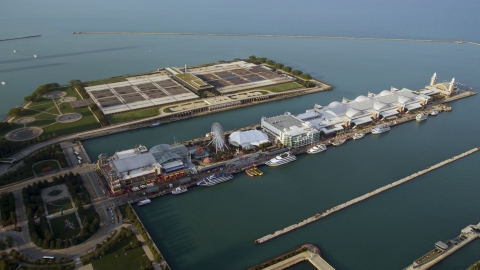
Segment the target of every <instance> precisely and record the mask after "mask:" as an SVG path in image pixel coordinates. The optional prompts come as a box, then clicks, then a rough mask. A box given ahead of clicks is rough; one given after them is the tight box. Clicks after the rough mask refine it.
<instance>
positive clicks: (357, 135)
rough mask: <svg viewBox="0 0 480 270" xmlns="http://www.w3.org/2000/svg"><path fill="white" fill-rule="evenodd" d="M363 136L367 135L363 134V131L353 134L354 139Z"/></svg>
mask: <svg viewBox="0 0 480 270" xmlns="http://www.w3.org/2000/svg"><path fill="white" fill-rule="evenodd" d="M363 137H365V134H363V133H355V134H353V136H352V139H354V140H358V139H361V138H363Z"/></svg>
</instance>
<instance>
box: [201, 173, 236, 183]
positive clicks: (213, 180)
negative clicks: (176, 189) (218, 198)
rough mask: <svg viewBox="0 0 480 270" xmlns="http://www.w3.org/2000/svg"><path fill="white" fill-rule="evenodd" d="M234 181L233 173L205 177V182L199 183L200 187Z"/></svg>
mask: <svg viewBox="0 0 480 270" xmlns="http://www.w3.org/2000/svg"><path fill="white" fill-rule="evenodd" d="M232 179H233V174H231V173H215V174H212V175H210V176H205V177H203V180H202V181H200V182H198V183H197V185H199V186H213V185H216V184H220V183H223V182H226V181H229V180H232Z"/></svg>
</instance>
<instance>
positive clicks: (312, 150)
mask: <svg viewBox="0 0 480 270" xmlns="http://www.w3.org/2000/svg"><path fill="white" fill-rule="evenodd" d="M325 150H327V147H326V146H325V144H320V145H315V146H314V147H312V148H310V149H308V150H307V153H308V154H316V153H320V152H323V151H325Z"/></svg>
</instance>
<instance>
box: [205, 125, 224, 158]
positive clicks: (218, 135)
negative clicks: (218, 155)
mask: <svg viewBox="0 0 480 270" xmlns="http://www.w3.org/2000/svg"><path fill="white" fill-rule="evenodd" d="M210 134H211V136H212V141H211V142H210V143H209V144H211V143H213V145H214V146H215V152H218V151H219V150H220V151H221V150H223V149H224V148H226V144H225V140H224V139H223V128H222V126H221V125H220V124H219V123H213V124H212V128H211V131H210Z"/></svg>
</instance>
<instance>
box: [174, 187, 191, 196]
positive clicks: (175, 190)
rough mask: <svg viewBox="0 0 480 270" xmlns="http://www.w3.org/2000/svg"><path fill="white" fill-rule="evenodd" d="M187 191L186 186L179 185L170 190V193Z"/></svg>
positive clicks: (175, 193)
mask: <svg viewBox="0 0 480 270" xmlns="http://www.w3.org/2000/svg"><path fill="white" fill-rule="evenodd" d="M187 191H188V189H187V187H186V186H179V187H177V188H176V189H174V190H172V194H173V195H177V194H182V193H185V192H187Z"/></svg>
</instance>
